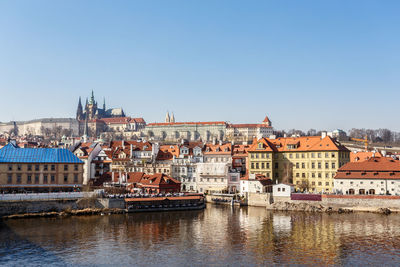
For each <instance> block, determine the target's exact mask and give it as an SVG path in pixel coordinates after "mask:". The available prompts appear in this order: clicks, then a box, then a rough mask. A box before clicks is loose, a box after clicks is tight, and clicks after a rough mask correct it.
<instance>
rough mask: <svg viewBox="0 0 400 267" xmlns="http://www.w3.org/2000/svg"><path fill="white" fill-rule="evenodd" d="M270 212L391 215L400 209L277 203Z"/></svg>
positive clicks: (273, 204)
mask: <svg viewBox="0 0 400 267" xmlns="http://www.w3.org/2000/svg"><path fill="white" fill-rule="evenodd" d="M266 208H267V209H268V210H273V211H302V212H320V213H338V214H341V213H354V212H369V213H379V214H384V215H389V214H391V213H399V212H400V210H399V209H394V208H387V207H381V208H377V207H362V206H359V207H345V206H343V207H337V206H323V205H321V204H319V205H312V204H309V203H292V202H275V203H272V204H271V205H268V206H266Z"/></svg>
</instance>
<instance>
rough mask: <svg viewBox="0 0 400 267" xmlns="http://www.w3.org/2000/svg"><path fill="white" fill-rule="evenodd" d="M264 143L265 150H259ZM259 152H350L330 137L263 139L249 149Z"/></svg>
mask: <svg viewBox="0 0 400 267" xmlns="http://www.w3.org/2000/svg"><path fill="white" fill-rule="evenodd" d="M260 142H262V143H263V149H259V148H258V143H260ZM249 151H251V152H257V151H276V152H289V151H293V152H296V151H349V150H348V149H347V148H346V147H345V146H343V145H341V144H340V143H338V142H336V141H335V140H334V139H332V138H331V137H329V136H326V137H324V138H321V136H302V137H280V138H277V139H268V138H261V139H260V140H258V141H256V142H254V143H253V145H252V146H251V148H250V149H249Z"/></svg>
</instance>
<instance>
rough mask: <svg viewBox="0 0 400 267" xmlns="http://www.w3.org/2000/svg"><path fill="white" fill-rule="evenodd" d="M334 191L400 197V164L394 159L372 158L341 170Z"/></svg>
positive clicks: (335, 180)
mask: <svg viewBox="0 0 400 267" xmlns="http://www.w3.org/2000/svg"><path fill="white" fill-rule="evenodd" d="M334 191H335V192H336V193H339V194H344V195H400V162H399V161H398V160H393V159H392V158H385V157H380V158H370V159H368V160H366V161H358V162H349V163H347V164H345V165H344V166H342V167H341V168H339V170H338V171H337V173H336V176H335V178H334Z"/></svg>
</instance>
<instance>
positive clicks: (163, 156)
mask: <svg viewBox="0 0 400 267" xmlns="http://www.w3.org/2000/svg"><path fill="white" fill-rule="evenodd" d="M174 156H175V157H179V147H178V146H177V145H162V146H160V150H159V151H158V154H157V160H171V159H173V158H174Z"/></svg>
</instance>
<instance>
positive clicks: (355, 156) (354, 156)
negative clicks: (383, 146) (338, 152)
mask: <svg viewBox="0 0 400 267" xmlns="http://www.w3.org/2000/svg"><path fill="white" fill-rule="evenodd" d="M373 157H375V158H380V157H383V156H382V154H381V153H380V152H373V151H367V152H365V151H362V152H351V153H350V162H356V161H365V160H368V159H370V158H373Z"/></svg>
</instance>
